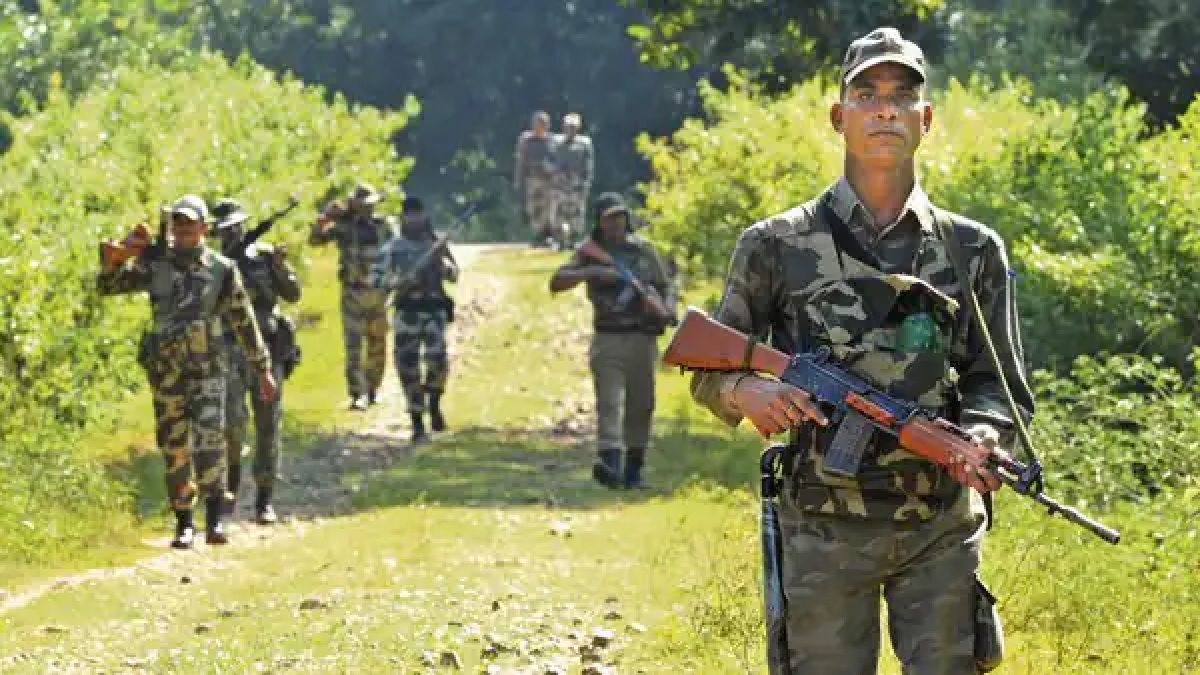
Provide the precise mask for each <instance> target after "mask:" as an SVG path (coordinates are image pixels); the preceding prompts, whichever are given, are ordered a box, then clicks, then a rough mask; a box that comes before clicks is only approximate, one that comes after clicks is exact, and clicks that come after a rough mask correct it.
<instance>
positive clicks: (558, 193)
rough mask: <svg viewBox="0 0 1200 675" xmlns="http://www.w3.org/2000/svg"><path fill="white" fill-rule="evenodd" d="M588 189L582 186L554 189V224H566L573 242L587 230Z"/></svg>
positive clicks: (560, 186)
mask: <svg viewBox="0 0 1200 675" xmlns="http://www.w3.org/2000/svg"><path fill="white" fill-rule="evenodd" d="M587 198H588V191H587V188H586V187H584V186H582V185H559V186H557V187H555V189H554V221H553V222H554V224H555V225H560V224H562V223H566V224H567V227H568V236H569V237H570V238H571V240H572V241H574V240H576V239H579V238H580V237H581V236H582V235H583V233H584V230H585V228H586V223H585V221H586V219H587Z"/></svg>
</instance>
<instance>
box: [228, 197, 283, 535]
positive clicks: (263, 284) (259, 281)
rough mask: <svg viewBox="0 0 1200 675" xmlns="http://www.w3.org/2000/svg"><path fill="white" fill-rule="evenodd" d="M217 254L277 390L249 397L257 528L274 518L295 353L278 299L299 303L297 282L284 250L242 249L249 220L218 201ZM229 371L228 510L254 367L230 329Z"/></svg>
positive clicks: (237, 482) (238, 477)
mask: <svg viewBox="0 0 1200 675" xmlns="http://www.w3.org/2000/svg"><path fill="white" fill-rule="evenodd" d="M213 215H214V216H215V217H216V219H217V222H216V228H217V235H218V236H219V238H220V240H221V252H222V253H223V254H224V255H225V256H226V257H228V258H229V259H230V260H233V261H234V262H235V263H236V264H237V266H238V270H239V271H240V272H241V274H242V279H243V280H244V282H245V285H246V292H247V294H248V295H249V296H250V304H251V306H252V307H253V308H254V315H255V319H256V321H257V322H258V327H259V329H260V330H261V331H262V335H263V339H264V340H265V341H266V343H267V346H268V348H269V350H270V352H271V374H272V375H273V376H274V378H275V382H276V384H277V388H276V391H275V396H274V397H273V398H271V399H269V400H266V399H263V398H262V397H259V396H253V397H252V399H253V400H252V407H253V408H254V440H255V443H254V445H255V448H254V485H255V488H256V490H255V498H254V518H255V521H256V522H258V523H259V524H260V525H270V524H272V523H274V522H275V521H276V520H277V517H276V515H275V508H274V505H273V504H272V499H271V497H272V493H273V492H274V489H275V480H276V478H277V477H278V475H279V448H280V443H281V440H282V439H281V438H280V435H281V431H282V429H281V426H282V422H283V381H284V379H285V378H286V377H287V376H288V375H289V374H290V373H291V368H292V367H293V365H294V362H295V359H296V356H297V350H296V344H295V333H294V330H293V327H292V325H291V323H290V320H289V319H288V318H287V317H285V316H284V315H283V313H282V312H280V310H279V304H278V303H279V300H281V299H282V300H283V301H285V302H299V301H300V282H299V281H298V280H297V278H296V272H295V270H293V269H292V266H291V265H289V264H288V262H287V249H286V248H284V247H283V246H278V247H273V246H271V245H270V244H267V243H263V242H255V243H252V244H250V246H248V247H247V246H245V244H244V243H243V242H244V238H245V236H246V231H245V222H246V219H247V218H248V217H249V214H247V213H246V210H245V209H243V208H242V206H241V204H239V203H237V202H236V201H234V200H232V199H222V200H221V201H219V202H217V204H216V205H215V206H213ZM225 342H226V345H227V346H228V348H229V357H230V362H229V369H228V370H227V371H226V384H225V386H226V392H225V393H226V396H225V400H226V404H225V415H226V418H227V420H226V422H227V423H226V427H225V442H226V450H227V455H226V459H227V462H228V481H227V487H226V490H227V492H228V495H227V498H228V500H229V504H228V506H229V508H230V510H232V509H233V507H234V506H235V504H236V502H237V494H238V490H239V488H240V487H241V484H242V450H243V447H244V446H245V441H246V422H247V414H246V394H247V393H249V392H252V391H253V383H254V380H253V377H252V374H253V369H251V368H250V363H249V362H248V361H247V360H246V356H245V353H244V352H243V351H242V350H241V349H240V348H239V347H238V345H237V343H236V340H235V335H234V334H233V333H232V331H229V332H227V333H226V338H225Z"/></svg>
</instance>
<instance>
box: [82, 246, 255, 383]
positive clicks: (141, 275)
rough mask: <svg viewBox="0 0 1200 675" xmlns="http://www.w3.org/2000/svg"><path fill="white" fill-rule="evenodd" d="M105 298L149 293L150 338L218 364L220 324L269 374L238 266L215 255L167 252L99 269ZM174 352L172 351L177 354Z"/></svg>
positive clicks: (248, 355)
mask: <svg viewBox="0 0 1200 675" xmlns="http://www.w3.org/2000/svg"><path fill="white" fill-rule="evenodd" d="M96 281H97V286H98V288H99V291H100V293H101V294H102V295H117V294H123V293H137V292H140V291H146V292H147V293H149V294H150V304H151V309H152V311H153V316H154V323H153V327H152V329H151V331H150V334H151V335H152V336H154V337H155V338H156V340H155V344H156V345H159V346H160V347H165V346H167V345H177V344H180V343H181V342H184V341H186V345H187V346H186V349H184V350H181V351H179V352H178V353H179V355H180V356H184V355H186V356H187V357H191V358H199V359H201V360H205V361H208V362H210V363H215V362H216V361H217V360H218V359H219V358H220V355H221V354H222V353H223V349H222V344H223V340H222V339H221V338H222V332H223V330H222V321H224V322H225V324H226V325H228V326H229V327H230V328H231V329H232V330H233V333H234V335H235V336H236V338H237V341H238V343H239V344H240V345H241V347H242V349H243V351H244V352H245V353H246V355H247V357H248V361H249V362H250V364H251V366H252V367H254V369H255V370H256V371H258V372H259V373H265V372H268V371H269V370H270V367H271V356H270V354H269V353H268V351H267V347H266V344H265V343H264V341H263V337H262V334H261V333H260V332H259V328H258V322H257V320H256V319H255V318H254V312H253V311H252V309H251V305H250V297H249V295H247V293H246V289H245V286H244V285H243V284H242V276H241V274H240V273H239V272H238V269H237V265H236V264H235V263H234V262H233V261H232V260H230V259H229V258H226V257H224V256H222V255H220V254H219V253H217V252H216V251H213V250H211V249H208V248H203V247H202V248H201V249H200V250H198V251H195V252H176V251H168V252H167V253H166V255H164V256H161V257H149V256H142V257H138V258H134V259H132V260H130V261H128V262H127V263H126V264H125V265H124V266H122V267H119V268H116V269H114V270H110V271H101V272H100V274H99V275H98V276H97V278H96ZM174 353H175V352H172V354H174Z"/></svg>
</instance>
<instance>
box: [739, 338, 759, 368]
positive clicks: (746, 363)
mask: <svg viewBox="0 0 1200 675" xmlns="http://www.w3.org/2000/svg"><path fill="white" fill-rule="evenodd" d="M756 344H758V338H756V337H754V336H753V335H747V336H746V351H745V352H744V353H743V354H742V370H752V368H751V367H750V359H751V358H753V357H754V345H756Z"/></svg>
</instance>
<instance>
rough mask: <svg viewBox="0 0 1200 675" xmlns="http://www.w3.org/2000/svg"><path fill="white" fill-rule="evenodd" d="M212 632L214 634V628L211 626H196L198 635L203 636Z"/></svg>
mask: <svg viewBox="0 0 1200 675" xmlns="http://www.w3.org/2000/svg"><path fill="white" fill-rule="evenodd" d="M211 632H212V626H210V625H209V624H206V623H202V624H199V625H198V626H196V635H203V634H205V633H211Z"/></svg>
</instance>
